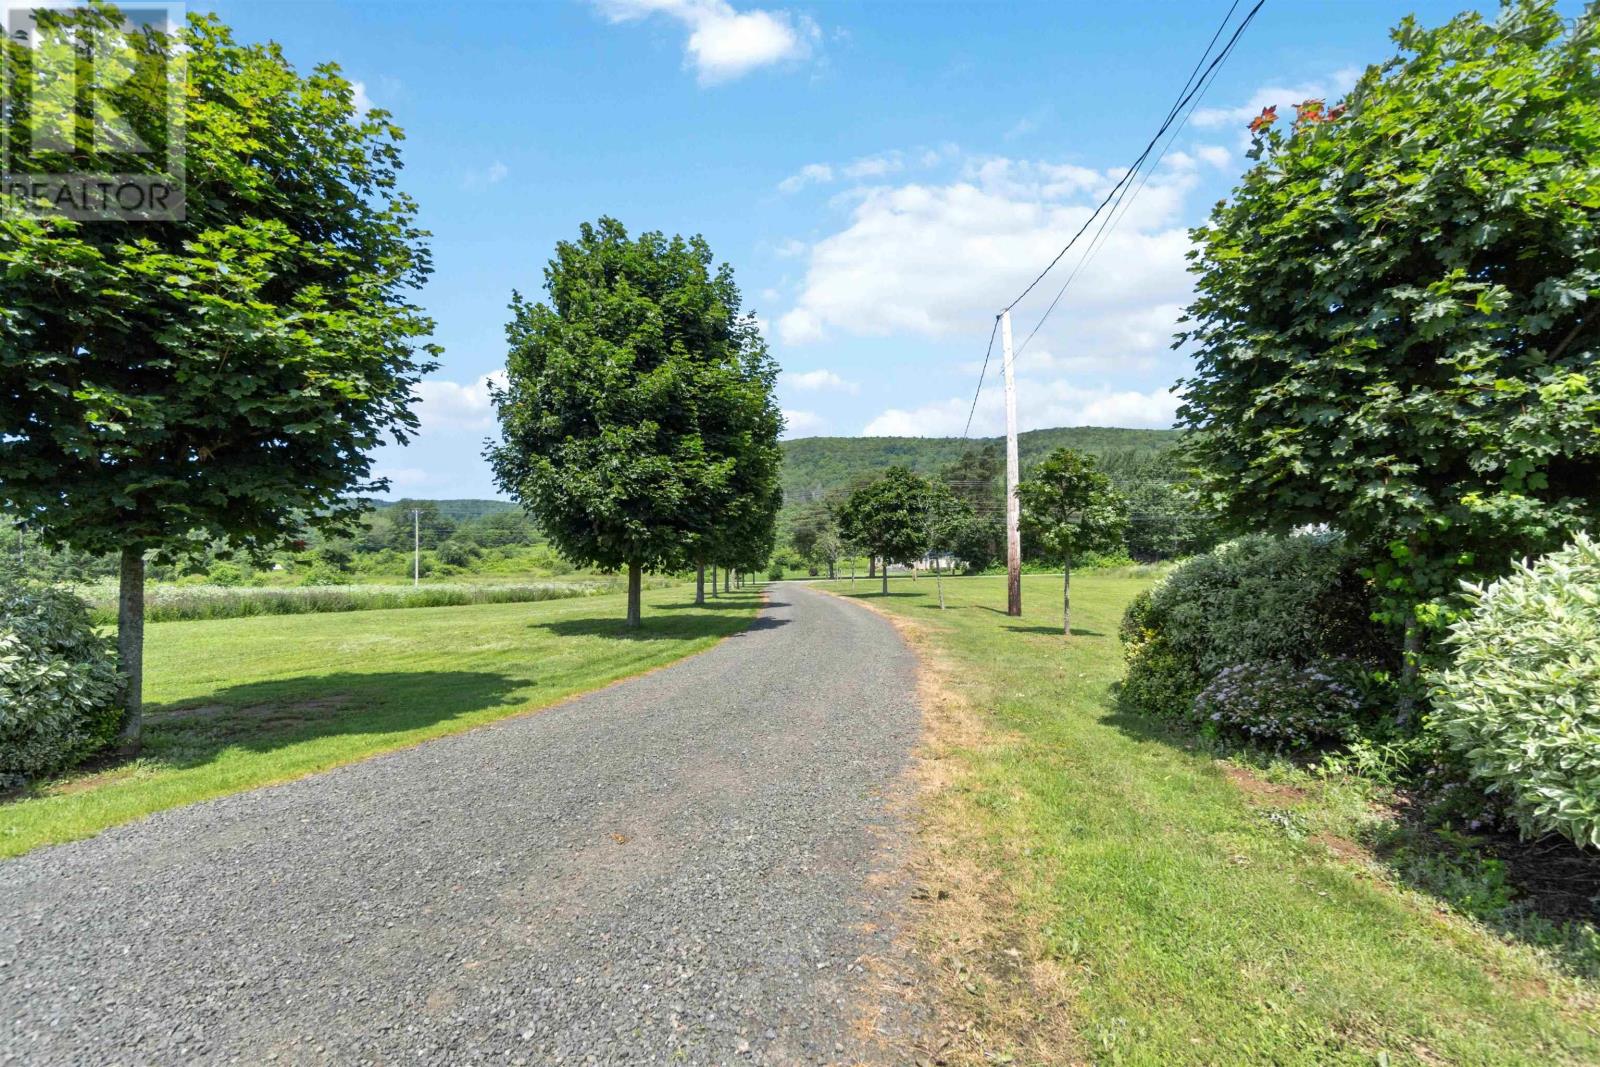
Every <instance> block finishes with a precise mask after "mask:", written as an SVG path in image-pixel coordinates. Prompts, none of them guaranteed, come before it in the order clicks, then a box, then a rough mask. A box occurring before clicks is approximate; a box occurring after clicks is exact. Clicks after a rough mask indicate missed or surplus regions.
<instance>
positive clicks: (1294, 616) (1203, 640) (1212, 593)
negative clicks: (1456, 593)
mask: <svg viewBox="0 0 1600 1067" xmlns="http://www.w3.org/2000/svg"><path fill="white" fill-rule="evenodd" d="M1360 561H1361V555H1360V553H1358V552H1356V551H1354V550H1353V549H1351V548H1350V547H1349V546H1348V545H1347V544H1346V543H1345V541H1344V539H1343V538H1341V537H1339V536H1338V535H1336V534H1300V535H1296V536H1291V537H1275V536H1271V535H1266V534H1258V535H1254V536H1251V537H1244V538H1240V539H1238V540H1236V541H1230V542H1228V543H1227V544H1224V545H1221V546H1219V547H1217V548H1215V549H1213V550H1212V551H1210V552H1208V553H1206V554H1205V555H1203V556H1196V557H1194V558H1193V559H1191V560H1188V561H1187V562H1185V563H1182V564H1180V565H1179V566H1178V567H1177V568H1175V569H1174V570H1173V571H1172V572H1171V573H1170V574H1169V575H1168V576H1167V577H1166V579H1165V580H1163V581H1162V582H1161V583H1159V584H1158V585H1156V586H1155V587H1154V588H1153V589H1151V590H1150V591H1149V593H1147V594H1145V595H1142V596H1140V597H1138V598H1137V599H1135V600H1134V602H1133V603H1132V604H1130V605H1129V608H1128V611H1127V613H1126V615H1125V616H1124V617H1123V623H1122V639H1123V650H1124V656H1125V657H1126V659H1127V663H1128V673H1127V678H1126V681H1125V682H1124V684H1123V688H1122V693H1121V698H1122V701H1123V703H1124V705H1125V706H1128V707H1130V708H1132V709H1133V710H1137V711H1139V712H1141V713H1144V714H1148V715H1159V716H1165V717H1170V718H1184V717H1187V716H1189V715H1190V714H1191V713H1192V711H1193V707H1194V700H1195V697H1196V696H1198V695H1199V693H1200V692H1201V690H1202V689H1204V688H1205V687H1206V686H1207V685H1208V684H1210V683H1211V682H1212V680H1213V679H1215V678H1216V677H1217V676H1218V675H1219V674H1221V673H1222V671H1224V670H1225V669H1227V668H1230V667H1236V666H1238V665H1241V664H1243V665H1254V666H1257V667H1259V666H1263V665H1266V664H1283V665H1287V666H1288V667H1293V668H1298V667H1313V666H1317V665H1321V664H1326V663H1328V662H1330V661H1338V660H1345V661H1350V662H1352V663H1355V664H1358V665H1360V668H1361V669H1362V670H1364V671H1365V672H1367V673H1369V674H1370V673H1376V672H1381V671H1384V670H1388V669H1392V668H1393V666H1394V653H1393V652H1392V650H1391V649H1390V647H1389V645H1388V644H1387V643H1386V642H1384V641H1383V640H1382V639H1381V635H1379V634H1377V633H1375V632H1374V628H1373V627H1372V625H1371V623H1370V621H1369V617H1370V615H1371V612H1372V609H1373V599H1372V593H1371V590H1370V588H1369V586H1368V584H1367V583H1366V582H1365V581H1364V580H1363V579H1362V578H1361V577H1360V575H1359V574H1358V573H1357V570H1358V568H1359V566H1360ZM1371 702H1372V701H1371V700H1370V698H1365V699H1364V700H1363V703H1364V704H1370V703H1371Z"/></svg>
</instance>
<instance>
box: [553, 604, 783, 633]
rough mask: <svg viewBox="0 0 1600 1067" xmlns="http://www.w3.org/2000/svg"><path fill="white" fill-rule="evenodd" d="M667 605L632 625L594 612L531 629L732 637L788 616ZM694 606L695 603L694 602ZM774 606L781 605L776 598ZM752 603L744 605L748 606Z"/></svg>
mask: <svg viewBox="0 0 1600 1067" xmlns="http://www.w3.org/2000/svg"><path fill="white" fill-rule="evenodd" d="M667 606H668V605H649V606H646V608H645V612H644V620H643V624H642V625H641V626H639V627H638V628H637V629H631V630H630V629H629V628H628V625H627V622H626V620H624V619H622V618H621V617H619V616H616V615H603V616H591V617H588V618H579V619H570V618H569V619H551V620H550V621H548V622H534V623H529V624H528V625H529V628H530V629H535V630H544V631H545V632H546V633H551V634H555V635H556V636H557V637H606V638H611V639H613V640H618V641H692V640H696V639H698V638H702V637H730V636H732V635H733V634H736V633H739V632H740V631H741V630H750V629H769V628H770V627H771V626H774V625H782V623H783V622H784V621H785V620H782V619H772V618H771V617H770V616H766V615H763V616H761V617H759V618H758V619H757V620H756V621H755V622H753V623H752V622H748V621H746V618H745V617H742V616H739V615H733V614H731V613H730V614H721V613H717V614H694V615H681V614H671V613H667V614H661V613H660V612H659V611H658V609H659V608H661V607H667ZM691 606H692V605H691ZM774 606H781V605H779V604H778V602H776V601H775V602H774ZM749 607H750V605H745V608H746V610H748V609H749Z"/></svg>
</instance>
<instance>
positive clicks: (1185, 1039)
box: [824, 573, 1600, 1065]
mask: <svg viewBox="0 0 1600 1067" xmlns="http://www.w3.org/2000/svg"><path fill="white" fill-rule="evenodd" d="M1146 581H1147V579H1144V578H1138V577H1126V576H1124V577H1117V576H1107V575H1098V574H1094V573H1085V574H1083V575H1075V576H1074V580H1073V594H1074V595H1073V620H1074V630H1073V633H1074V636H1073V637H1072V638H1071V639H1070V641H1067V640H1065V639H1063V638H1062V636H1061V635H1060V632H1059V627H1060V618H1061V615H1060V584H1059V579H1056V578H1050V577H1046V576H1044V575H1040V576H1037V577H1033V576H1030V577H1028V578H1026V579H1025V581H1024V587H1025V598H1024V603H1025V606H1026V608H1027V613H1026V614H1025V615H1024V617H1022V618H1021V619H1012V618H1009V617H1007V616H1006V615H1005V614H1004V612H1003V609H1004V605H1005V584H1004V579H1003V578H989V577H981V578H967V579H947V580H946V581H945V595H946V599H947V603H948V604H949V605H950V610H948V611H944V612H941V611H939V609H938V603H937V600H936V599H935V586H934V582H933V581H932V580H931V579H929V578H927V577H924V578H922V579H921V580H919V581H918V582H916V583H915V584H913V583H911V582H910V581H909V580H905V579H899V578H897V579H895V580H894V581H893V583H892V585H891V591H890V594H889V596H887V597H880V596H879V595H877V586H876V583H870V584H869V583H866V582H859V583H858V584H857V586H856V589H855V595H857V596H859V597H860V598H861V599H862V600H863V602H864V603H867V604H869V605H871V606H874V607H877V608H879V609H880V610H886V611H888V612H889V613H891V615H892V616H895V617H898V618H900V619H903V620H906V621H907V622H908V623H909V626H908V627H906V632H907V633H908V635H909V636H910V638H911V640H912V641H913V644H914V645H916V646H917V648H918V650H919V651H920V652H921V654H922V655H923V657H924V662H925V671H926V677H925V680H924V693H925V698H926V699H927V700H928V703H929V706H930V712H929V718H930V735H929V738H928V741H927V745H926V749H927V752H926V754H927V755H928V756H929V757H931V758H930V759H929V760H925V761H924V766H925V767H927V768H932V771H925V772H924V774H925V775H931V777H930V778H928V779H927V780H926V781H925V783H924V787H925V789H926V790H927V793H926V794H925V801H924V805H925V807H924V812H923V815H922V833H921V836H922V840H923V844H924V846H925V847H924V851H925V853H926V858H925V861H924V864H923V866H924V870H923V872H922V876H923V878H924V880H925V881H926V882H927V893H926V894H925V896H926V898H927V902H926V904H925V907H926V909H927V910H926V912H925V916H924V918H925V926H924V931H923V933H922V934H921V935H920V937H921V940H922V947H923V949H924V951H925V952H926V953H927V954H928V955H929V957H930V958H931V959H932V960H933V963H934V967H935V971H936V974H937V976H938V979H939V982H940V985H941V986H942V987H943V989H944V990H945V995H946V999H947V1001H948V1002H949V1003H950V1004H951V1005H952V1006H953V1007H952V1010H953V1011H955V1012H956V1014H957V1015H958V1016H963V1015H964V1016H966V1017H967V1019H968V1020H969V1023H970V1025H969V1026H968V1027H967V1029H965V1030H962V1031H960V1032H959V1033H957V1034H956V1036H955V1037H954V1038H953V1042H954V1045H953V1048H954V1050H956V1051H964V1052H965V1053H966V1054H967V1060H968V1061H969V1062H996V1060H995V1059H994V1058H993V1057H997V1056H1002V1055H1009V1056H1012V1057H1014V1060H1006V1061H1004V1062H1030V1063H1032V1062H1052V1063H1054V1062H1082V1061H1084V1060H1094V1061H1098V1062H1107V1063H1139V1064H1174V1063H1275V1064H1328V1063H1350V1064H1373V1063H1389V1064H1401V1063H1415V1064H1436V1063H1453V1064H1482V1065H1491V1064H1493V1065H1504V1064H1529V1065H1533V1064H1540V1065H1547V1064H1579V1063H1584V1064H1592V1063H1595V1062H1600V996H1597V986H1596V985H1595V983H1594V982H1593V981H1592V980H1586V979H1583V978H1578V977H1574V976H1573V975H1572V974H1571V973H1570V970H1564V969H1563V968H1562V967H1561V966H1560V965H1559V963H1560V961H1559V960H1558V959H1557V958H1555V957H1553V956H1550V955H1547V954H1545V953H1544V952H1542V951H1541V950H1539V949H1536V948H1534V947H1531V946H1530V945H1528V944H1526V943H1521V942H1517V941H1514V940H1509V939H1502V938H1501V937H1499V936H1497V935H1495V934H1494V933H1493V932H1491V931H1489V930H1488V929H1486V928H1485V927H1483V926H1480V925H1478V924H1477V923H1475V922H1473V921H1471V920H1470V919H1467V918H1465V917H1463V916H1461V915H1459V914H1457V913H1455V912H1454V911H1453V910H1452V909H1450V908H1449V907H1448V906H1447V905H1446V904H1445V903H1444V902H1443V901H1441V900H1440V899H1439V898H1437V897H1433V896H1430V895H1427V894H1426V893H1423V892H1420V891H1418V890H1416V889H1413V888H1409V887H1407V886H1405V885H1404V884H1402V883H1401V882H1400V881H1399V880H1398V879H1397V878H1395V877H1394V876H1393V875H1392V874H1391V873H1390V872H1388V871H1387V870H1386V869H1385V868H1383V867H1382V866H1381V865H1380V864H1378V863H1377V862H1376V861H1375V860H1374V859H1373V858H1372V855H1371V854H1370V853H1369V852H1368V851H1367V850H1366V849H1365V848H1364V847H1363V845H1362V844H1360V843H1359V842H1358V841H1354V840H1350V839H1348V838H1344V837H1340V836H1337V835H1335V834H1332V833H1328V832H1326V831H1322V830H1320V829H1319V821H1318V820H1319V819H1321V820H1323V824H1325V825H1332V824H1334V823H1345V824H1352V825H1354V824H1359V823H1360V822H1361V821H1362V819H1363V818H1364V817H1365V816H1364V815H1363V813H1362V812H1361V811H1359V810H1357V809H1359V808H1360V807H1361V804H1362V801H1361V800H1360V798H1359V796H1358V795H1356V794H1355V793H1354V792H1353V791H1351V792H1340V791H1339V790H1331V791H1328V792H1325V793H1321V794H1315V793H1311V792H1308V791H1306V790H1303V789H1297V788H1293V787H1289V786H1285V785H1280V784H1276V783H1272V782H1267V781H1264V780H1262V779H1261V778H1259V777H1256V776H1254V775H1252V774H1250V773H1249V772H1247V771H1245V770H1244V769H1242V768H1237V767H1233V766H1231V765H1229V764H1225V763H1222V762H1220V761H1218V760H1216V759H1214V758H1212V757H1211V756H1208V755H1206V754H1205V753H1203V752H1200V751H1198V750H1196V749H1194V748H1193V747H1191V746H1190V745H1189V744H1188V743H1187V742H1186V740H1185V739H1184V738H1182V737H1180V736H1177V735H1174V734H1172V733H1169V732H1168V731H1166V730H1165V729H1163V728H1162V727H1161V726H1160V725H1159V724H1157V723H1152V722H1148V721H1144V720H1140V719H1132V718H1128V717H1124V716H1122V715H1120V714H1119V713H1118V712H1117V710H1116V708H1115V705H1114V701H1113V698H1112V696H1111V692H1110V689H1111V686H1112V684H1113V683H1114V682H1115V680H1116V679H1117V677H1118V675H1119V674H1120V671H1121V656H1120V649H1119V647H1118V641H1117V636H1116V634H1117V624H1118V621H1119V619H1120V617H1121V613H1122V609H1123V606H1124V605H1125V604H1126V603H1127V601H1128V600H1129V599H1130V598H1131V597H1132V596H1133V595H1134V594H1135V593H1136V592H1137V591H1138V590H1139V589H1140V588H1142V587H1143V585H1144V584H1145V582H1146ZM824 587H825V588H830V589H833V590H835V591H837V592H840V593H843V594H845V595H850V589H849V583H848V582H843V583H831V584H829V585H826V586H824ZM1330 804H1343V805H1345V807H1346V808H1347V809H1348V810H1345V811H1341V812H1329V811H1327V810H1324V809H1326V808H1327V807H1328V805H1330ZM975 898H976V899H975ZM952 1032H955V1028H952Z"/></svg>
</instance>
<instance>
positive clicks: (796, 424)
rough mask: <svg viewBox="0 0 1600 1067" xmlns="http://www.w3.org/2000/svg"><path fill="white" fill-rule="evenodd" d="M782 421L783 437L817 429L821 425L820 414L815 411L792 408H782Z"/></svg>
mask: <svg viewBox="0 0 1600 1067" xmlns="http://www.w3.org/2000/svg"><path fill="white" fill-rule="evenodd" d="M783 421H784V429H783V434H784V436H785V437H792V436H794V435H795V434H802V433H807V432H810V431H812V430H819V429H821V428H822V425H823V421H822V416H821V415H818V414H817V413H816V412H814V411H799V410H796V409H794V408H784V409H783Z"/></svg>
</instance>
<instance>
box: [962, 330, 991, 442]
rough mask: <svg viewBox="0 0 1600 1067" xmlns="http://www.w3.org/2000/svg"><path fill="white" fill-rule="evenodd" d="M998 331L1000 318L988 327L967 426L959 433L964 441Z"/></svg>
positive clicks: (969, 431)
mask: <svg viewBox="0 0 1600 1067" xmlns="http://www.w3.org/2000/svg"><path fill="white" fill-rule="evenodd" d="M999 329H1000V316H999V315H996V316H995V317H994V325H993V326H991V327H989V346H988V347H987V348H985V349H984V350H983V369H982V370H980V371H979V372H978V388H977V390H976V391H975V392H974V393H973V394H972V407H971V408H970V409H969V410H968V411H967V425H966V428H965V429H963V430H962V431H961V439H962V440H963V441H965V440H966V439H967V434H969V433H971V432H972V416H973V415H974V414H975V413H976V412H977V410H978V397H979V395H981V394H982V393H983V378H984V375H986V374H988V373H989V356H990V354H991V353H993V352H994V335H995V333H996V332H997V331H998V330H999Z"/></svg>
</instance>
